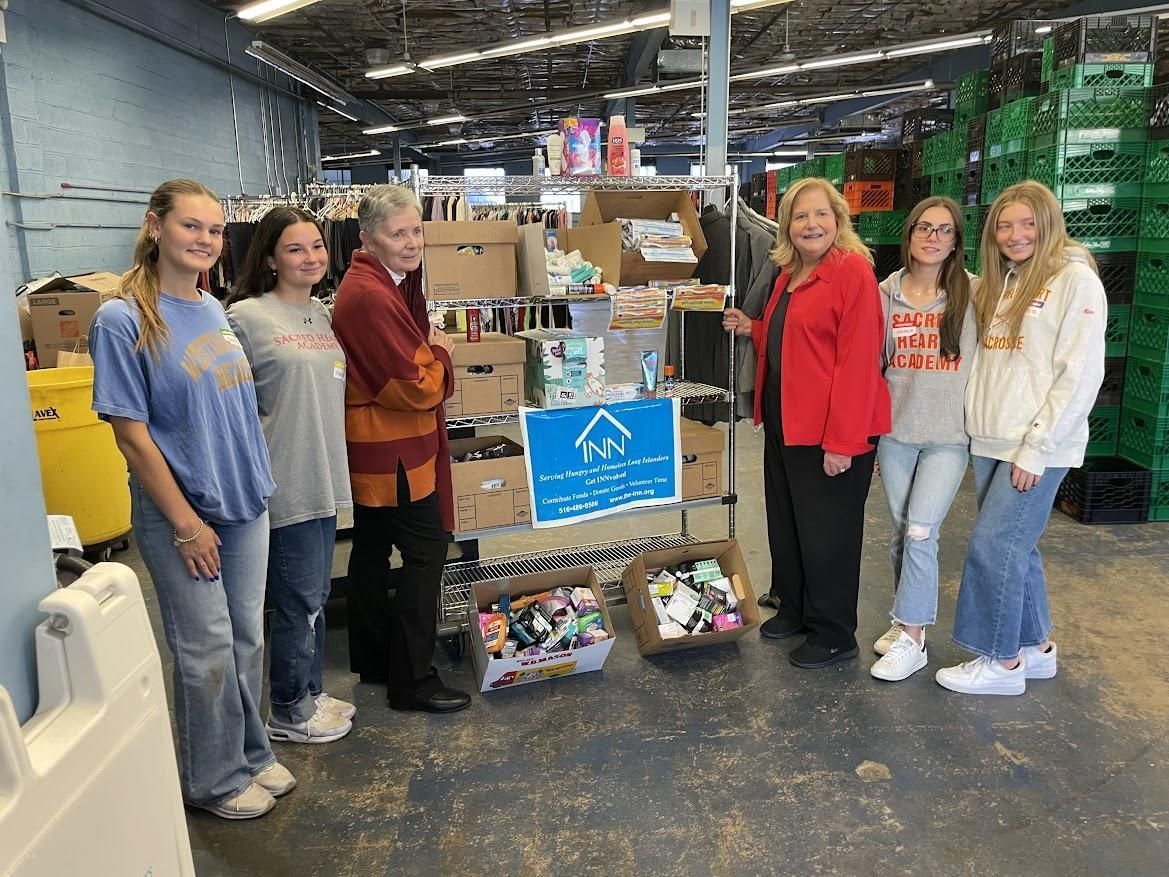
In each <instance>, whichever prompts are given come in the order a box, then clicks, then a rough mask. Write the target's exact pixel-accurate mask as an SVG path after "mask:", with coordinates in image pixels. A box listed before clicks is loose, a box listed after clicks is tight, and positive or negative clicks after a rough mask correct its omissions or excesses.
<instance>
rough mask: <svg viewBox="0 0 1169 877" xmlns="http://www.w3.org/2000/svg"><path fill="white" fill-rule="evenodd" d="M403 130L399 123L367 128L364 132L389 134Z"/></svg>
mask: <svg viewBox="0 0 1169 877" xmlns="http://www.w3.org/2000/svg"><path fill="white" fill-rule="evenodd" d="M399 130H401V129H400V128H399V127H398V126H397V125H378V126H377V127H376V128H365V129H364V130H362V132H361V133H362V134H389V133H390V132H392V131H399Z"/></svg>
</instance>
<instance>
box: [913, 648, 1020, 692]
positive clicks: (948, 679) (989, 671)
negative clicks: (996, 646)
mask: <svg viewBox="0 0 1169 877" xmlns="http://www.w3.org/2000/svg"><path fill="white" fill-rule="evenodd" d="M1026 667H1027V661H1026V660H1025V659H1021V660H1020V661H1019V666H1018V667H1016V668H1015V669H1014V670H1008V669H1007V668H1006V667H1004V666H1003V665H1002V664H1000V663H999V662H998V661H996V660H994V659H993V658H986V657H980V658H975V659H974V660H973V661H967V662H966V663H964V664H959V665H958V666H957V667H943V668H942V669H941V670H939V671H938V672H937V673H935V674H934V679H936V680H937V683H938V685H940V686H942V688H948V689H950V690H951V691H957V692H959V693H961V694H1022V693H1023V692H1024V691H1026V690H1027V671H1026Z"/></svg>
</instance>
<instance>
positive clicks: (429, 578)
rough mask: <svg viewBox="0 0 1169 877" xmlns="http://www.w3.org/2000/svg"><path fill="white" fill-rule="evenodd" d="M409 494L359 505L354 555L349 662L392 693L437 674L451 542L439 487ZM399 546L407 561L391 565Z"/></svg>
mask: <svg viewBox="0 0 1169 877" xmlns="http://www.w3.org/2000/svg"><path fill="white" fill-rule="evenodd" d="M404 482H405V478H404V477H403V478H402V479H401V481H400V482H399V483H404ZM407 490H408V488H407ZM401 499H402V497H401V496H399V504H398V505H397V506H396V507H384V508H382V507H379V508H374V507H370V506H363V505H354V508H353V550H352V553H351V554H350V555H349V585H350V597H349V668H350V670H352V671H353V672H354V673H359V674H361V676H362V678H363V680H365V681H371V682H380V681H383V680H384V681H385V682H386V683H387V688H388V694H389V697H390V699H391V700H394V699H397V698H402V697H409V696H410V695H411V694H412V693H413V692H414V691H415V690H416V689H418V688H420V687H421V686H423V685H425V684H428V683H430V682H431V681H432V680H436V679H437V675H436V673H435V671H434V670H433V667H432V662H433V659H434V645H435V640H436V637H437V626H438V602H439V596H440V590H441V588H442V569H443V565H444V564H445V563H446V549H447V539H446V532H445V531H444V530H443V528H442V516H441V514H440V512H439V508H438V494H437V493H432V494H431V495H430V496H428V497H426V498H425V499H420V500H417V501H415V502H410V501H409V499H408V497H407V501H406V502H401ZM395 547H397V549H398V551H399V552H400V553H401V555H402V566H400V567H399V568H397V569H395V570H392V571H391V569H390V554H391V553H392V552H393V549H394V548H395ZM391 589H392V590H393V591H394V592H395V593H394V599H393V602H392V604H391V601H390V599H389V594H388V591H389V590H391Z"/></svg>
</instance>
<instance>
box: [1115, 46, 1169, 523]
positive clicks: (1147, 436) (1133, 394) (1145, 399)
mask: <svg viewBox="0 0 1169 877" xmlns="http://www.w3.org/2000/svg"><path fill="white" fill-rule="evenodd" d="M1130 66H1131V65H1130ZM1149 101H1150V114H1151V116H1152V117H1153V118H1154V119H1155V120H1158V124H1161V125H1163V124H1164V120H1163V119H1162V118H1161V117H1162V115H1163V107H1164V106H1166V105H1169V89H1166V88H1165V87H1158V88H1155V89H1152V90H1151V91H1150V93H1149ZM1165 133H1166V132H1165V130H1164V128H1161V129H1159V130H1158V133H1157V136H1163V135H1164V134H1165ZM1144 179H1145V187H1144V197H1143V199H1142V201H1141V211H1140V213H1141V220H1140V239H1139V242H1138V244H1137V256H1136V280H1135V291H1134V294H1133V303H1132V317H1131V324H1130V326H1129V333H1128V342H1129V343H1128V359H1127V361H1126V362H1125V373H1124V396H1123V400H1122V404H1121V411H1120V425H1119V443H1118V446H1119V451H1118V453H1119V456H1121V457H1123V458H1124V459H1126V460H1130V461H1131V462H1133V463H1136V464H1138V465H1140V466H1144V467H1145V468H1147V469H1149V470H1150V471H1151V472H1152V486H1151V489H1150V493H1149V520H1150V521H1169V139H1154V140H1151V141H1150V142H1149V143H1148V145H1147V148H1146V154H1145V165H1144Z"/></svg>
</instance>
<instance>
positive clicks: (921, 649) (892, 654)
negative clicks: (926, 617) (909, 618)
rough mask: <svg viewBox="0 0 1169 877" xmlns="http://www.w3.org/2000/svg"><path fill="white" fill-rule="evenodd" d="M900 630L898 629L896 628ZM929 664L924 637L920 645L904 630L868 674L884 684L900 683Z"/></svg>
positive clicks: (923, 636)
mask: <svg viewBox="0 0 1169 877" xmlns="http://www.w3.org/2000/svg"><path fill="white" fill-rule="evenodd" d="M898 630H900V628H898ZM928 662H929V655H928V654H927V653H926V649H925V635H924V634H923V635H922V639H921V645H920V646H919V645H918V644H917V643H915V642H914V641H913V637H911V636H910V635H909V634H907V633H906V632H905V631H904V630H900V635H899V636H898V637H897V639H896V641H895V642H894V643H893V646H892V647H891V648H890V649H889V651H887V652H885V654H884V655H883V656H882V657H881V658H880V659H879V660H878V661H877V662H876V663H875V664H873V666H872V667H870V668H869V672H870V673H872V674H873V676H874V677H876V678H877V679H884V680H885V681H886V682H900V681H901V680H902V679H908V678H909V677H910V676H912V675H913V674H914V673H916V672H917V671H918V670H920V669H921V668H922V667H924V666H925V665H926V664H927V663H928Z"/></svg>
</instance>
